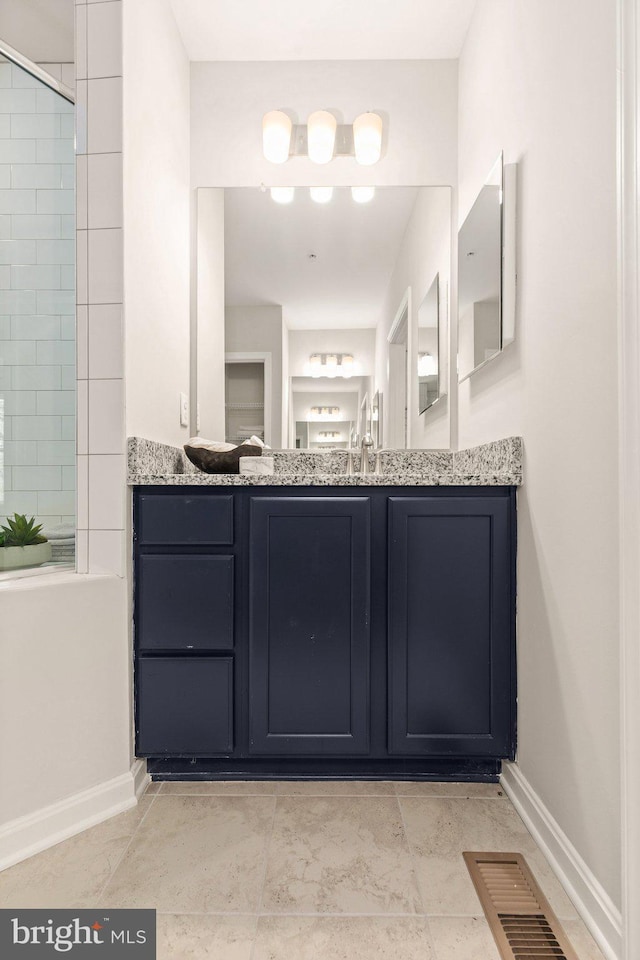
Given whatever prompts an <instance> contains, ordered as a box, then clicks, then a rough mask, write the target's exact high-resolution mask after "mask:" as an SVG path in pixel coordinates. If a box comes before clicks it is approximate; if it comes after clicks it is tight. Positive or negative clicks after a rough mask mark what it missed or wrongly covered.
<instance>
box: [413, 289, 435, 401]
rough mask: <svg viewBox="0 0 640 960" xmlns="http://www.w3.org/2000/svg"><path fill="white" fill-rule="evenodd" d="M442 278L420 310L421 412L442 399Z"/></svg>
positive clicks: (425, 299)
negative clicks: (440, 320)
mask: <svg viewBox="0 0 640 960" xmlns="http://www.w3.org/2000/svg"><path fill="white" fill-rule="evenodd" d="M439 319H440V277H439V274H436V275H435V277H434V280H433V283H432V284H431V286H430V287H429V289H428V291H427V293H426V294H425V297H424V299H423V301H422V303H421V304H420V306H419V307H418V413H424V412H425V410H428V409H429V407H431V406H433V404H434V403H435V402H436V401H437V400H438V398H439V396H440V348H439V344H440V322H439Z"/></svg>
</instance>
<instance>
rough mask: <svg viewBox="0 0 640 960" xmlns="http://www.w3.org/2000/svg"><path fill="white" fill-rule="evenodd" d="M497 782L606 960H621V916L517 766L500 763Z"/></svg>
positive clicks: (515, 764)
mask: <svg viewBox="0 0 640 960" xmlns="http://www.w3.org/2000/svg"><path fill="white" fill-rule="evenodd" d="M500 782H501V784H502V786H503V787H504V789H505V792H506V793H507V795H508V796H509V798H510V800H511V802H512V803H513V805H514V807H515V808H516V810H517V811H518V813H519V814H520V816H521V817H522V819H523V820H524V822H525V824H526V826H527V828H528V830H529V832H530V833H531V835H532V836H533V838H534V840H535V841H536V843H537V844H538V846H539V847H540V849H541V850H542V852H543V853H544V855H545V857H546V858H547V860H548V861H549V864H550V866H551V868H552V869H553V871H554V873H555V874H556V876H557V877H558V879H559V881H560V883H561V884H562V886H563V887H564V889H565V890H566V892H567V895H568V896H569V898H570V899H571V900H572V902H573V904H574V906H575V908H576V910H577V911H578V913H579V914H580V916H581V917H582V919H583V920H584V922H585V924H586V926H587V927H588V928H589V931H590V933H591V936H592V937H593V938H594V940H595V941H596V943H597V944H598V946H599V947H600V949H601V950H602V952H603V954H604V955H605V957H606V958H607V960H622V916H621V913H620V911H619V910H618V908H617V907H616V905H615V904H614V903H613V901H612V900H611V898H610V896H609V895H608V893H607V892H606V890H604V888H603V887H602V884H601V883H600V882H599V881H598V880H597V879H596V877H595V876H594V875H593V873H592V872H591V870H590V869H589V867H588V866H587V864H586V863H585V862H584V860H583V859H582V857H581V856H580V854H579V853H578V851H577V850H576V848H575V847H574V846H573V844H572V843H571V841H570V840H569V838H568V837H567V835H566V834H565V833H564V831H563V830H562V829H561V828H560V826H559V824H558V823H557V822H556V820H554V818H553V817H552V815H551V813H550V812H549V810H548V809H547V808H546V807H545V805H544V803H543V802H542V800H541V799H540V797H539V796H538V794H537V793H536V792H535V790H534V789H533V787H532V786H531V784H530V783H529V781H528V780H527V779H526V777H524V776H523V775H522V772H521V770H520V768H519V766H518V764H517V763H503V765H502V775H501V777H500Z"/></svg>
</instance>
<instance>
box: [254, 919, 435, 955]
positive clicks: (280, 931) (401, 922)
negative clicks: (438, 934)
mask: <svg viewBox="0 0 640 960" xmlns="http://www.w3.org/2000/svg"><path fill="white" fill-rule="evenodd" d="M398 958H401V960H436V955H435V953H434V952H433V949H432V946H431V937H430V934H429V928H428V924H427V921H426V920H425V918H424V917H260V920H259V921H258V933H257V937H256V946H255V951H254V954H253V960H398ZM438 960H439V958H438Z"/></svg>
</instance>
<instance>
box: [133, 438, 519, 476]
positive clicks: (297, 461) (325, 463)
mask: <svg viewBox="0 0 640 960" xmlns="http://www.w3.org/2000/svg"><path fill="white" fill-rule="evenodd" d="M268 456H270V457H271V456H272V457H273V459H274V471H275V472H274V473H273V474H271V475H267V476H265V475H242V474H228V473H218V474H208V473H202V472H201V471H200V470H198V469H197V467H195V466H194V465H193V464H192V463H190V461H189V460H188V459H187V457H186V456H185V454H184V451H183V450H182V449H181V448H179V447H172V446H169V445H168V444H163V443H156V442H155V441H153V440H145V439H143V438H141V437H130V438H129V441H128V477H127V482H128V484H129V485H130V486H147V485H152V486H194V485H197V486H242V487H247V486H261V487H291V486H296V487H300V486H304V487H310V486H318V487H328V486H332V487H336V486H340V487H363V486H366V487H387V486H403V487H407V486H417V487H425V486H426V487H436V486H469V487H472V486H494V487H495V486H520V484H521V483H522V440H521V438H520V437H508V438H506V439H504V440H496V441H494V442H492V443H485V444H482V445H481V446H478V447H471V448H469V449H468V450H458V451H451V450H382V451H381V453H380V461H381V469H382V473H380V474H371V473H369V474H364V475H360V474H357V473H356V474H354V475H353V476H347V475H346V473H345V469H346V456H347V455H346V451H344V450H327V451H323V450H320V451H309V450H270V451H269V453H268ZM370 463H371V467H372V468H373V459H371V461H370Z"/></svg>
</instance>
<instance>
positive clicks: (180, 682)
mask: <svg viewBox="0 0 640 960" xmlns="http://www.w3.org/2000/svg"><path fill="white" fill-rule="evenodd" d="M137 686H138V702H137V714H136V733H137V753H138V755H139V756H143V757H144V756H164V755H168V756H174V757H177V756H188V757H213V756H216V755H219V754H224V755H227V754H229V753H231V752H232V751H233V662H232V658H231V657H221V658H217V659H215V660H214V659H205V658H203V657H189V658H186V657H185V658H179V657H163V658H159V657H154V658H151V657H142V658H141V659H140V660H139V661H138V669H137Z"/></svg>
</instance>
